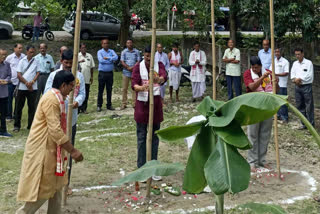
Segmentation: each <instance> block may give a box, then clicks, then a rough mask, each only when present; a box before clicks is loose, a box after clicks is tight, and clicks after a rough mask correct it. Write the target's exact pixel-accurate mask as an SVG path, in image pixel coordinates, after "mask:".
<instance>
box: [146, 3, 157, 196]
mask: <svg viewBox="0 0 320 214" xmlns="http://www.w3.org/2000/svg"><path fill="white" fill-rule="evenodd" d="M156 3H157V1H156V0H152V39H151V61H150V72H149V104H150V105H149V126H148V136H147V161H151V151H152V132H153V113H154V111H153V109H154V99H153V77H154V55H155V52H156V39H157V38H156V29H157V17H156V12H157V5H156ZM151 181H152V178H149V179H148V181H147V195H146V197H147V198H149V197H150V189H151Z"/></svg>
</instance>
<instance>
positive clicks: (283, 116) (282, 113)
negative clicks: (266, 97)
mask: <svg viewBox="0 0 320 214" xmlns="http://www.w3.org/2000/svg"><path fill="white" fill-rule="evenodd" d="M277 94H279V95H288V93H287V88H282V87H280V90H279V91H278V93H277ZM277 116H278V118H279V119H280V120H288V119H289V116H288V106H286V105H283V106H281V108H280V109H279V111H278V113H277Z"/></svg>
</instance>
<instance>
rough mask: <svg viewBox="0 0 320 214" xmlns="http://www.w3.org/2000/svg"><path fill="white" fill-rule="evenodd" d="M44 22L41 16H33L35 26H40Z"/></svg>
mask: <svg viewBox="0 0 320 214" xmlns="http://www.w3.org/2000/svg"><path fill="white" fill-rule="evenodd" d="M41 22H42V17H41V16H38V15H37V16H34V18H33V27H40V24H41Z"/></svg>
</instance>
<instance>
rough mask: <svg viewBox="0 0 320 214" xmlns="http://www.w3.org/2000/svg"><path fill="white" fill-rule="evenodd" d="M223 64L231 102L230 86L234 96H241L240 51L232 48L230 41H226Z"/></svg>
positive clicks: (232, 44) (231, 41)
mask: <svg viewBox="0 0 320 214" xmlns="http://www.w3.org/2000/svg"><path fill="white" fill-rule="evenodd" d="M223 62H225V63H226V76H227V87H228V99H229V100H231V99H232V98H233V89H232V85H233V87H234V90H235V92H236V96H240V95H241V94H242V88H241V70H240V50H239V49H237V48H235V47H234V42H233V40H232V39H230V40H229V41H228V49H226V50H225V52H224V55H223Z"/></svg>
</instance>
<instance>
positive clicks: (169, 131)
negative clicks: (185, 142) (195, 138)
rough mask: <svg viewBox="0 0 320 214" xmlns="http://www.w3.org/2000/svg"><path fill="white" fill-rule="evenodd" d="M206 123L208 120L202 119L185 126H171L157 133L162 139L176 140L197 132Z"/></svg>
mask: <svg viewBox="0 0 320 214" xmlns="http://www.w3.org/2000/svg"><path fill="white" fill-rule="evenodd" d="M205 123H206V121H200V122H196V123H191V124H188V125H184V126H170V127H168V128H165V129H161V130H159V131H157V132H156V134H157V135H158V137H159V138H160V140H162V141H175V140H178V139H181V138H186V137H190V136H192V135H195V134H197V133H198V132H199V130H200V128H201V126H203V125H204V124H205Z"/></svg>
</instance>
